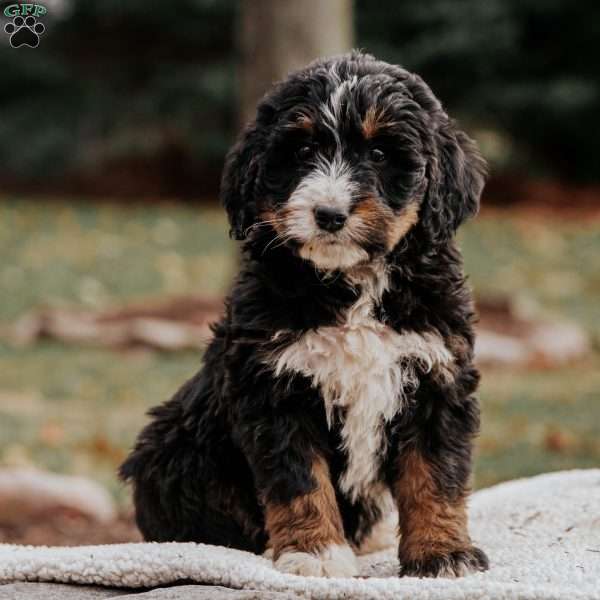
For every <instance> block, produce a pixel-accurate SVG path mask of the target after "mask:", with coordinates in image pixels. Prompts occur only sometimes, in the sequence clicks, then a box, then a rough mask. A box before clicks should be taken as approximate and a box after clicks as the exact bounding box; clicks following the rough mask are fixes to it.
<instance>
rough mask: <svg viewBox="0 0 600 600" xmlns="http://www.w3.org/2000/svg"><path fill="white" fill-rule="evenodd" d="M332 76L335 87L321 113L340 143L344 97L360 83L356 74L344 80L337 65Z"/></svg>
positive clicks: (331, 71) (322, 106)
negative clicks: (338, 71) (339, 129)
mask: <svg viewBox="0 0 600 600" xmlns="http://www.w3.org/2000/svg"><path fill="white" fill-rule="evenodd" d="M330 76H331V78H332V80H333V81H334V82H335V86H336V87H335V89H334V90H333V92H332V93H331V94H330V96H329V98H328V99H327V101H326V102H324V103H323V104H322V105H321V113H322V114H323V117H324V120H325V125H327V127H328V128H329V129H330V130H331V131H332V132H333V134H334V136H335V138H336V142H337V143H338V145H339V143H340V139H339V133H338V128H339V125H340V121H341V119H342V114H341V113H342V105H343V100H344V97H345V96H347V95H348V94H350V93H352V91H353V90H354V88H355V87H356V85H357V83H358V78H357V77H356V75H354V76H352V77H351V78H350V79H346V80H344V81H342V80H341V79H340V76H339V75H338V73H337V71H336V70H335V67H333V68H332V69H331V70H330Z"/></svg>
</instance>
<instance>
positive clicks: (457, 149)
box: [421, 122, 487, 243]
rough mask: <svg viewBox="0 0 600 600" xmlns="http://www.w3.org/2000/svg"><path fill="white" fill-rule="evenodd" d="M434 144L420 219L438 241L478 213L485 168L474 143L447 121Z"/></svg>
mask: <svg viewBox="0 0 600 600" xmlns="http://www.w3.org/2000/svg"><path fill="white" fill-rule="evenodd" d="M435 143H436V146H437V147H436V149H435V151H434V152H435V155H434V159H433V161H432V163H431V164H430V167H429V185H428V189H427V193H426V196H425V198H424V200H423V208H422V209H421V211H422V212H421V222H422V224H423V226H424V227H425V229H426V230H427V232H428V233H429V234H430V236H431V237H432V239H433V241H434V242H436V243H438V242H444V241H447V240H449V239H450V238H451V237H452V236H453V235H454V233H455V232H456V230H457V228H458V226H459V225H460V224H461V223H463V221H465V220H466V219H468V218H469V217H472V216H474V215H475V214H477V211H478V209H479V198H480V196H481V192H482V190H483V186H484V184H485V176H486V170H487V168H486V163H485V160H484V159H483V158H482V156H481V154H480V153H479V150H478V149H477V146H476V145H475V142H473V140H471V139H470V138H469V137H468V136H467V135H466V134H465V133H463V132H462V131H459V130H457V129H456V128H455V127H454V125H453V124H452V123H450V122H447V123H446V124H444V125H443V126H442V127H440V130H439V131H438V133H437V136H436V140H435Z"/></svg>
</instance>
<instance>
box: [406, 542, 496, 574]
mask: <svg viewBox="0 0 600 600" xmlns="http://www.w3.org/2000/svg"><path fill="white" fill-rule="evenodd" d="M400 560H401V567H400V577H464V576H465V575H468V574H469V573H476V572H477V571H487V570H488V569H489V566H490V564H489V561H488V557H487V556H486V554H485V552H484V551H483V550H480V549H479V548H476V547H475V546H471V547H470V548H467V549H466V550H455V551H454V552H450V553H449V554H444V555H440V556H430V557H428V558H425V559H422V560H402V559H400Z"/></svg>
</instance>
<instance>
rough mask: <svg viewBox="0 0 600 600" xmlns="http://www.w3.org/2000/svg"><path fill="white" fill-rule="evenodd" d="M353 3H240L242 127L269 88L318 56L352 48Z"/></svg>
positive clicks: (282, 0)
mask: <svg viewBox="0 0 600 600" xmlns="http://www.w3.org/2000/svg"><path fill="white" fill-rule="evenodd" d="M352 30H353V23H352V0H242V2H241V19H240V30H239V47H240V55H241V56H240V73H239V84H240V104H239V112H240V114H239V117H240V121H241V123H242V124H245V123H246V122H248V121H249V120H250V119H251V118H252V117H253V116H254V111H255V109H256V102H257V101H258V100H259V99H260V98H261V97H262V95H263V94H264V93H265V92H266V91H267V90H268V89H269V87H270V86H271V84H272V83H273V82H275V81H278V80H280V79H282V78H284V77H285V76H286V74H287V73H288V72H289V71H291V70H294V69H298V68H300V67H303V66H304V65H306V64H307V63H309V62H310V61H311V60H314V59H315V58H317V57H319V56H327V55H332V54H340V53H342V52H347V51H348V50H350V48H351V47H352V38H353V35H352Z"/></svg>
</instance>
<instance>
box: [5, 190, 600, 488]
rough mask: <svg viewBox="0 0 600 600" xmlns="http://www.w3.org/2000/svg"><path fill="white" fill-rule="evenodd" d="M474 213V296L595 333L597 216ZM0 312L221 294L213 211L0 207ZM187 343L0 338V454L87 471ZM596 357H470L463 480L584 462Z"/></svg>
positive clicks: (228, 264)
mask: <svg viewBox="0 0 600 600" xmlns="http://www.w3.org/2000/svg"><path fill="white" fill-rule="evenodd" d="M511 215H512V216H494V217H492V216H482V217H480V218H478V219H477V220H476V221H475V222H473V223H470V224H468V225H467V226H466V227H465V228H464V229H463V231H462V233H461V236H460V243H461V246H462V247H463V249H464V253H465V259H466V270H467V272H468V273H469V275H470V278H471V282H472V284H473V286H474V288H475V290H476V292H477V293H478V294H479V295H484V296H488V295H490V296H491V295H495V294H497V293H498V292H501V293H503V294H508V295H510V296H511V297H513V298H515V301H516V302H518V303H519V304H520V305H521V306H522V307H524V308H527V307H529V310H533V311H535V313H536V314H537V315H539V314H545V315H546V316H548V317H557V316H560V317H561V318H565V317H566V318H570V319H573V320H576V321H578V322H579V323H581V324H582V325H583V326H585V328H586V329H587V330H588V331H590V332H591V333H592V334H593V335H594V336H595V343H596V348H598V342H599V341H600V330H599V329H598V327H599V325H598V321H597V318H596V317H597V298H598V293H599V291H600V272H598V270H597V269H594V264H593V261H592V256H594V255H597V253H598V252H599V251H600V223H599V222H598V221H597V220H596V221H592V222H588V223H586V222H581V221H560V220H558V219H557V218H553V219H544V220H541V219H539V220H538V221H537V222H536V224H535V226H534V225H532V224H531V223H530V222H529V220H528V219H527V217H526V216H525V217H523V215H521V217H519V216H518V215H514V213H511ZM0 254H1V255H2V257H3V262H2V264H1V265H0V297H2V299H3V300H2V303H0V322H3V321H4V322H6V321H12V320H14V318H15V317H17V316H18V315H20V314H22V313H24V312H26V311H28V310H30V309H33V308H35V307H38V306H39V303H40V302H42V301H43V302H44V304H46V305H52V306H62V307H66V306H75V307H82V306H83V307H90V308H95V307H98V308H100V307H106V306H111V305H120V304H122V303H124V302H126V301H134V300H139V299H141V298H147V297H154V296H161V295H166V294H185V293H206V294H209V295H213V294H220V293H223V292H224V291H225V290H226V289H227V287H228V286H229V282H230V281H231V278H232V276H233V273H234V270H235V263H236V252H235V247H234V245H233V243H232V242H231V241H230V240H229V239H228V237H227V224H226V221H225V216H224V214H223V212H222V211H221V210H220V209H217V208H210V207H203V208H197V207H191V206H184V205H181V204H170V203H160V204H154V205H151V206H148V205H141V204H139V205H135V204H133V205H125V204H124V203H95V204H94V203H92V202H90V201H89V200H88V201H87V202H82V203H81V204H73V203H69V202H66V201H60V200H55V201H44V202H40V201H39V200H38V201H27V200H23V199H16V198H13V199H8V200H5V201H4V202H2V203H1V204H0ZM200 360H201V356H200V353H196V352H180V353H173V354H161V353H156V352H152V351H148V350H144V351H142V350H130V351H123V352H115V351H110V350H104V349H97V348H86V347H77V346H68V345H63V344H60V343H55V342H45V343H38V344H35V345H34V346H31V347H27V348H21V349H15V348H11V347H9V346H8V345H5V344H2V343H0V464H3V463H4V464H7V463H8V464H35V465H38V466H45V467H48V468H51V469H53V470H57V471H60V472H69V473H79V474H85V475H88V476H91V477H95V478H98V479H100V480H102V481H103V482H104V483H105V484H106V485H108V486H109V487H110V488H111V489H112V490H113V491H114V492H115V493H117V494H121V495H122V497H125V494H124V491H123V489H122V488H121V487H120V486H119V484H118V482H117V481H116V478H115V470H116V467H117V465H118V464H119V462H120V461H121V460H122V459H123V457H124V455H125V453H126V452H127V449H128V448H129V447H130V446H131V444H132V443H133V440H134V438H135V435H136V434H137V432H138V431H139V429H140V428H141V426H142V424H143V423H144V422H145V417H144V413H145V411H146V410H147V409H148V408H149V407H150V406H153V405H155V404H158V403H160V402H162V401H163V400H165V399H167V398H168V397H169V396H170V395H172V394H173V393H174V391H175V390H176V389H177V388H178V387H179V386H180V385H181V384H182V383H183V382H184V381H185V380H186V379H187V378H188V377H190V376H192V375H193V373H194V372H195V370H197V369H198V366H199V364H200ZM599 389H600V354H599V353H598V351H597V350H596V351H594V352H593V353H592V354H591V355H590V356H589V357H588V358H587V359H586V360H583V361H580V362H579V363H578V364H576V365H569V366H566V367H562V368H558V369H555V370H552V371H548V370H536V369H516V368H512V369H505V368H503V369H492V368H488V369H485V371H484V373H483V382H482V387H481V394H480V395H481V399H482V406H483V427H482V434H481V437H480V439H479V442H478V450H477V461H476V479H475V483H476V486H477V487H482V486H485V485H490V484H492V483H495V482H497V481H501V480H504V479H510V478H513V477H518V476H527V475H532V474H535V473H540V472H543V471H548V470H552V469H563V468H574V467H590V466H597V465H598V464H599V462H600V441H599V440H600V402H598V390H599Z"/></svg>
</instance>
